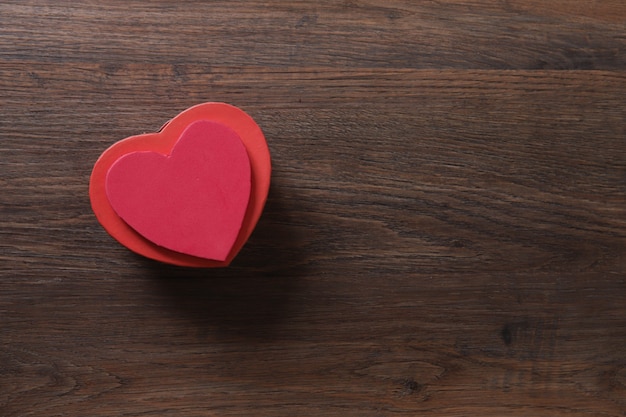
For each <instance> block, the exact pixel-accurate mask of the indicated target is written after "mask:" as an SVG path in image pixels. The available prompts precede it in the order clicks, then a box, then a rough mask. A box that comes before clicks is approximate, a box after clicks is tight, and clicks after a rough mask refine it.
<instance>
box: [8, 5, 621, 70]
mask: <svg viewBox="0 0 626 417" xmlns="http://www.w3.org/2000/svg"><path fill="white" fill-rule="evenodd" d="M544 3H548V4H544ZM625 15H626V5H625V3H624V2H623V1H621V0H605V1H602V2H589V1H587V0H574V1H553V2H540V1H535V0H533V1H529V0H509V1H496V0H491V1H467V0H456V1H443V2H434V1H430V2H412V1H407V0H392V1H386V2H384V3H380V2H376V1H344V2H336V1H328V0H325V1H315V2H310V1H296V2H280V1H270V2H267V1H246V2H230V1H229V2H223V1H216V2H214V1H212V2H203V1H186V2H184V3H180V4H176V3H172V2H171V1H151V2H150V3H145V4H133V5H132V7H129V6H128V5H127V3H124V2H99V1H86V2H80V3H77V2H75V3H72V4H65V3H59V2H56V1H50V0H49V1H11V2H3V4H2V5H0V19H2V20H1V22H2V24H1V25H0V37H2V38H3V42H2V43H1V44H0V55H1V56H2V57H3V59H4V60H8V59H10V60H17V61H20V60H23V59H32V58H35V57H36V58H37V59H38V60H40V61H45V62H85V61H86V62H93V61H96V62H103V63H107V64H108V65H110V66H112V67H115V66H117V65H119V64H121V63H148V62H149V63H167V64H172V65H178V64H185V63H187V64H196V63H201V64H205V65H214V66H236V67H240V66H247V65H257V66H258V65H261V66H268V67H274V68H276V67H285V66H328V65H332V66H337V67H346V68H355V67H361V68H362V67H382V68H415V69H419V68H477V69H621V68H623V67H624V64H625V63H626V61H625V60H626V58H625V57H626V54H625V53H624V52H625V50H626V48H625V46H626V38H625V37H624V32H625V30H626V26H625V20H624V16H625Z"/></svg>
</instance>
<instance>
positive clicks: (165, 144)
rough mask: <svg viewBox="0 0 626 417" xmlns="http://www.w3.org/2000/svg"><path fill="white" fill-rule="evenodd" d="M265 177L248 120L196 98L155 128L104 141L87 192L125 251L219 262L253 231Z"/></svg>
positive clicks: (266, 158) (263, 157) (191, 262)
mask: <svg viewBox="0 0 626 417" xmlns="http://www.w3.org/2000/svg"><path fill="white" fill-rule="evenodd" d="M270 176H271V160H270V154H269V149H268V147H267V143H266V141H265V137H264V136H263V133H262V131H261V129H260V128H259V127H258V125H257V124H256V123H255V122H254V120H253V119H252V118H251V117H250V116H248V115H247V114H246V113H245V112H243V111H242V110H240V109H238V108H236V107H234V106H231V105H228V104H225V103H204V104H199V105H197V106H194V107H192V108H190V109H187V110H185V111H184V112H182V113H180V114H179V115H178V116H176V117H175V118H174V119H172V120H171V121H169V122H168V123H167V124H166V125H165V126H163V128H162V129H161V131H160V132H158V133H149V134H143V135H137V136H131V137H129V138H126V139H124V140H121V141H119V142H117V143H115V144H114V145H112V146H111V147H110V148H109V149H107V150H106V151H105V152H104V153H103V154H102V155H101V156H100V158H99V159H98V161H97V162H96V164H95V166H94V169H93V171H92V174H91V180H90V185H89V194H90V198H91V205H92V208H93V211H94V213H95V215H96V217H97V219H98V221H99V222H100V223H101V224H102V226H103V227H104V229H105V230H106V231H107V232H108V233H109V234H110V235H111V236H112V237H114V238H115V239H116V240H117V241H119V242H120V243H121V244H122V245H124V246H126V247H127V248H128V249H130V250H132V251H134V252H136V253H138V254H140V255H143V256H146V257H148V258H151V259H154V260H157V261H161V262H166V263H170V264H174V265H179V266H192V267H220V266H227V265H228V264H230V262H231V261H232V259H233V258H234V257H235V256H236V255H237V253H238V252H239V251H240V250H241V248H242V247H243V245H244V244H245V242H246V241H247V240H248V238H249V237H250V234H251V233H252V231H253V230H254V227H255V226H256V223H257V222H258V219H259V218H260V216H261V213H262V211H263V207H264V205H265V201H266V199H267V193H268V191H269V185H270Z"/></svg>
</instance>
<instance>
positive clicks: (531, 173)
mask: <svg viewBox="0 0 626 417" xmlns="http://www.w3.org/2000/svg"><path fill="white" fill-rule="evenodd" d="M181 68H182V69H183V71H184V74H185V77H186V78H185V79H184V80H182V79H178V78H177V76H176V74H174V73H173V72H172V68H171V66H169V65H167V64H159V65H156V64H154V65H153V64H146V65H140V64H128V65H121V66H120V67H118V68H117V69H116V70H115V71H114V72H112V73H109V72H107V71H108V70H107V69H106V67H103V66H101V65H99V64H82V65H80V66H76V65H74V64H55V63H45V64H44V63H40V64H37V65H34V64H19V65H18V64H13V63H6V62H5V63H3V64H2V66H0V80H2V81H0V96H1V97H2V98H1V99H0V103H1V104H2V109H3V113H4V117H3V124H2V129H3V132H4V133H3V135H4V137H5V139H4V140H3V141H2V154H3V158H2V170H1V171H0V172H1V177H0V178H1V181H2V187H3V193H2V194H1V197H0V203H1V204H0V209H1V210H2V213H1V216H0V219H1V220H0V224H1V227H0V235H1V237H0V242H1V243H0V247H1V248H2V250H1V251H0V257H1V258H2V263H0V265H1V266H0V272H1V274H2V280H1V282H0V287H1V291H2V294H3V297H2V298H1V299H0V311H2V322H1V325H2V334H3V335H5V336H4V339H3V344H2V349H1V350H0V352H1V357H2V360H1V363H2V364H3V365H2V370H3V373H4V380H5V381H10V382H9V383H8V385H6V384H5V385H4V387H3V389H2V390H1V392H2V396H1V397H0V398H1V399H2V401H3V402H2V403H3V407H4V410H5V411H4V415H8V416H13V415H16V416H17V415H24V413H25V412H27V411H28V412H33V413H35V414H39V415H43V414H45V415H53V414H54V413H59V412H66V413H72V414H81V413H89V414H90V415H111V414H112V413H113V414H127V415H180V414H181V413H183V414H185V415H206V414H207V413H209V414H211V413H214V414H217V415H241V414H242V412H244V413H245V412H246V411H242V410H255V412H256V413H257V414H258V415H295V414H299V415H303V414H304V415H306V414H311V415H366V416H367V415H371V416H375V415H394V414H399V415H405V414H406V415H414V414H415V413H425V414H428V415H467V414H482V415H494V416H495V415H502V414H504V413H506V414H511V415H529V414H532V415H539V416H541V415H545V416H548V415H550V416H555V415H563V416H565V415H568V416H583V415H588V414H594V415H610V416H618V415H621V414H620V413H621V412H622V410H623V409H624V407H625V406H626V403H625V402H624V398H626V396H625V395H624V393H625V381H626V380H625V378H626V377H625V375H626V374H625V372H626V371H625V370H626V363H625V361H624V350H623V346H624V342H626V315H624V294H625V290H626V281H625V280H624V267H625V265H624V253H625V247H626V245H625V242H626V227H625V221H626V215H625V213H624V211H625V207H626V206H625V205H624V201H625V200H624V197H625V194H626V190H625V187H624V173H625V172H626V171H625V168H626V166H625V163H624V161H626V158H625V157H626V148H625V147H624V127H623V121H624V120H625V117H624V116H625V115H626V106H625V103H624V99H623V97H625V95H624V93H626V91H624V90H625V85H626V84H625V83H624V74H623V73H621V72H589V71H568V72H560V71H507V72H493V71H456V70H447V71H442V70H385V69H369V70H359V71H344V70H337V69H332V68H324V69H316V70H312V69H311V70H307V69H300V70H298V71H293V70H289V69H285V70H282V71H274V70H270V69H265V68H248V69H243V70H236V69H232V68H228V67H225V68H212V69H211V71H210V72H207V71H205V70H204V67H203V66H193V65H184V66H182V67H181ZM159 86H164V87H166V89H165V90H164V91H162V92H156V91H159V89H158V88H153V87H159ZM174 86H175V87H174ZM203 86H206V89H203ZM211 97H215V98H218V99H223V100H227V101H231V102H238V100H239V103H238V104H240V105H242V107H243V108H245V109H246V110H247V111H249V112H250V114H252V115H253V117H255V118H256V119H257V121H258V122H259V123H260V125H261V126H262V128H263V129H264V131H265V133H266V135H267V137H268V141H269V143H270V147H271V149H272V152H273V157H274V166H275V170H274V177H273V188H272V192H271V194H270V198H269V201H268V207H267V210H266V213H265V214H264V217H263V218H262V221H261V224H260V225H259V229H258V230H257V231H256V232H255V234H254V235H253V238H252V239H251V241H250V242H249V245H248V246H247V247H246V248H245V249H244V251H243V253H241V255H240V257H239V258H238V259H237V260H236V262H235V264H234V266H233V267H232V268H229V269H226V270H211V271H189V270H184V269H178V268H169V267H164V266H162V265H157V264H154V263H152V262H148V261H145V260H142V259H140V258H138V257H135V256H134V255H132V254H130V253H128V252H127V251H125V250H124V249H123V248H121V247H119V246H118V245H117V244H116V243H115V242H113V241H112V240H111V239H110V238H109V237H108V236H107V235H106V233H105V232H104V231H102V230H101V228H100V227H99V225H98V224H97V222H96V221H95V219H94V218H93V216H92V215H91V213H90V209H89V202H88V200H87V195H86V193H87V178H88V175H89V171H90V169H91V166H92V164H93V162H94V160H95V158H96V157H97V155H98V154H99V153H100V152H101V151H102V150H103V149H105V148H106V147H107V146H108V145H109V144H111V143H112V142H113V141H115V140H117V139H119V138H120V137H122V136H124V135H127V134H132V133H136V132H138V131H145V130H150V129H151V128H156V127H158V126H160V124H162V123H163V122H164V121H165V120H166V119H167V118H168V117H170V116H172V115H173V113H175V112H177V111H178V110H180V109H182V108H184V107H185V106H187V105H189V104H190V103H193V102H194V101H198V100H203V99H209V98H211ZM162 100H163V101H162ZM170 112H172V113H170ZM487 399H488V400H487Z"/></svg>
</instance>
